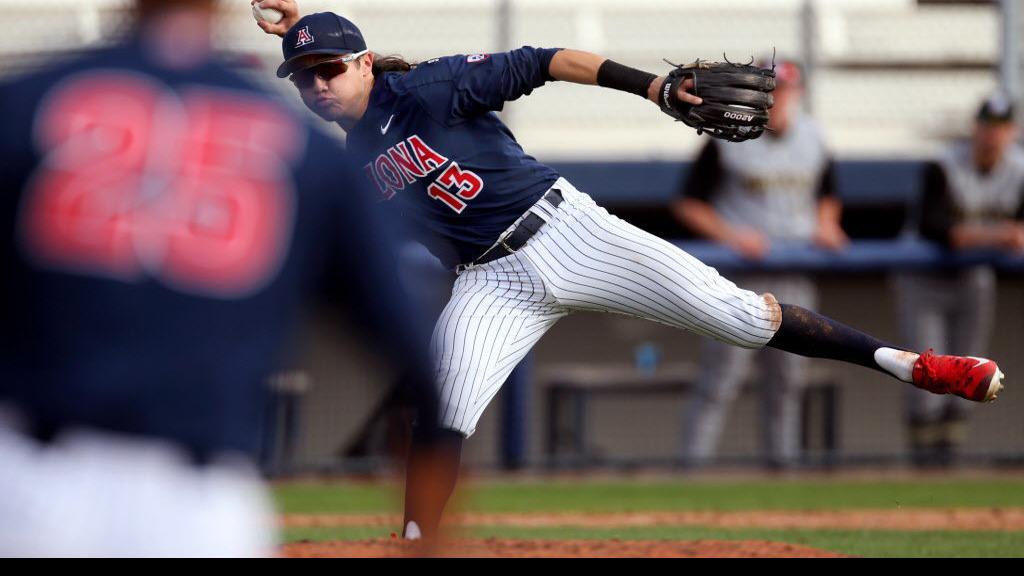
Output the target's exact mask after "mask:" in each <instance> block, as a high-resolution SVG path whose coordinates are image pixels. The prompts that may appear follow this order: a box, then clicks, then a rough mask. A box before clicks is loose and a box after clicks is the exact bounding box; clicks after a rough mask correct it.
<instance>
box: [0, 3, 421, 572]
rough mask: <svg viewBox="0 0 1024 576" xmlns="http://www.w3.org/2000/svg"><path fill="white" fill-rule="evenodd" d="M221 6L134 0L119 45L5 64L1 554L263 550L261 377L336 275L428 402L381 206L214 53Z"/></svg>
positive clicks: (324, 146) (266, 517) (330, 153)
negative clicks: (132, 21) (46, 61)
mask: <svg viewBox="0 0 1024 576" xmlns="http://www.w3.org/2000/svg"><path fill="white" fill-rule="evenodd" d="M213 5H214V0H176V1H174V2H165V1H156V0H139V1H138V2H137V7H138V11H139V21H138V24H137V27H136V28H135V29H134V30H133V34H132V35H131V37H130V38H129V39H128V40H127V41H126V42H125V43H124V44H121V45H116V46H114V47H112V48H109V49H104V50H100V51H96V52H92V53H87V54H82V55H81V57H79V58H76V59H75V60H74V61H72V62H66V63H63V64H57V65H55V66H53V67H50V68H48V69H46V70H45V71H42V72H39V73H35V74H32V75H30V76H26V77H21V78H18V79H16V80H14V81H13V82H8V83H5V84H3V85H0V103H2V105H3V110H4V111H5V113H6V115H7V120H6V121H5V123H4V125H3V128H2V131H0V155H2V157H3V162H2V163H0V187H2V188H3V192H4V193H3V195H2V200H0V217H2V219H3V220H2V225H0V230H2V231H3V236H2V238H3V240H0V274H2V277H3V279H4V284H5V288H6V294H7V297H6V298H5V299H4V301H3V303H2V304H0V341H2V345H0V410H2V415H0V462H2V465H0V494H2V495H3V497H2V498H0V555H7V556H36V555H68V556H122V555H126V556H137V555H146V556H148V555H160V556H163V555H202V556H207V555H210V556H221V555H224V556H252V555H262V554H268V553H272V552H273V545H274V544H275V541H274V536H275V530H274V529H273V523H274V518H273V516H272V510H271V505H270V502H269V499H268V496H267V493H266V491H265V489H264V487H263V485H262V483H261V480H260V478H259V476H258V474H257V472H256V470H255V467H254V464H253V458H254V456H255V455H256V452H257V448H258V446H257V444H258V441H259V438H260V433H259V432H260V430H259V427H260V423H261V419H262V415H263V413H264V412H263V410H264V409H263V402H264V398H265V384H264V381H265V378H266V376H267V375H268V374H269V373H270V372H271V371H272V370H273V369H274V368H275V364H276V357H277V354H278V352H279V351H280V350H279V349H280V348H281V346H282V344H283V343H284V340H285V339H286V338H287V337H288V335H289V334H290V332H291V329H292V328H293V327H294V326H293V324H294V323H295V320H296V316H297V312H298V308H299V306H300V305H301V304H303V297H304V295H306V294H307V293H309V292H312V291H313V289H314V288H319V289H323V288H325V287H326V286H325V284H327V283H328V282H327V278H328V276H329V275H331V274H332V273H333V274H335V275H344V276H345V278H344V283H343V284H339V285H338V286H337V288H338V290H339V292H337V296H338V297H339V298H341V299H342V301H343V303H344V304H345V305H346V306H347V307H348V309H349V310H351V311H352V315H353V316H354V317H355V318H356V319H357V320H359V321H361V323H362V324H364V325H365V328H366V332H365V334H366V341H367V343H368V345H369V346H371V347H372V348H374V349H376V350H377V351H379V352H381V353H382V354H383V355H385V356H386V357H387V358H388V359H389V360H391V361H392V362H393V363H394V364H395V365H404V366H408V367H409V368H410V376H409V378H408V379H407V381H408V382H409V383H410V386H412V388H413V390H414V396H415V397H416V398H417V400H418V405H419V406H420V408H421V410H422V415H421V426H422V427H423V428H425V429H426V430H429V429H431V426H432V422H433V420H435V419H436V413H435V410H436V407H435V406H433V404H434V403H435V402H436V400H435V399H434V394H433V393H432V390H433V386H432V383H431V377H430V374H429V363H428V354H427V348H426V341H427V331H426V330H418V327H419V324H418V323H417V322H416V320H415V318H416V316H415V315H414V314H413V313H412V311H411V310H410V309H409V306H408V305H407V303H406V301H405V299H404V297H403V295H402V294H401V293H400V292H399V291H398V290H397V289H396V278H397V270H396V269H395V267H394V266H393V261H392V257H393V254H392V245H391V242H390V240H389V234H388V232H389V229H391V228H392V227H393V225H394V224H393V222H391V221H390V220H385V219H382V218H381V216H379V215H378V214H376V213H375V208H374V203H373V199H372V197H371V196H370V194H369V193H368V192H366V191H365V188H364V187H363V186H362V184H361V182H362V179H361V177H360V176H359V174H358V173H357V172H355V171H352V170H350V169H348V167H347V166H346V155H345V152H344V151H343V150H342V149H341V148H339V147H338V146H336V145H335V144H334V143H333V142H332V141H331V140H330V139H328V138H326V137H324V136H322V135H319V134H318V133H317V132H316V131H315V130H312V129H310V127H308V126H307V125H306V124H305V123H304V122H303V121H301V120H299V119H298V117H297V116H294V115H293V114H292V113H291V112H289V110H287V109H286V108H285V107H283V106H282V105H280V104H279V103H277V102H274V101H273V100H272V99H271V98H269V97H268V96H267V95H266V94H264V93H263V92H261V91H260V90H258V89H256V88H254V87H253V86H251V85H250V84H249V83H248V82H246V81H244V80H242V79H241V78H240V77H239V76H238V75H236V74H235V73H234V72H233V71H231V70H229V69H227V68H225V67H222V66H220V65H218V64H216V63H214V62H213V61H212V60H211V54H210V38H211V25H212V23H211V20H212V18H211V17H212V10H213Z"/></svg>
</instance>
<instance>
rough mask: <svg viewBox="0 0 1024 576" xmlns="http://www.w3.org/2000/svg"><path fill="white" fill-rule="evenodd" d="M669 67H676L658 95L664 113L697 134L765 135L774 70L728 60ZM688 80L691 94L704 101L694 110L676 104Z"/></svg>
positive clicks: (739, 139) (724, 137)
mask: <svg viewBox="0 0 1024 576" xmlns="http://www.w3.org/2000/svg"><path fill="white" fill-rule="evenodd" d="M666 62H668V61H667V60H666ZM669 64H672V63H671V62H669ZM672 65H673V66H675V68H674V69H673V70H672V71H671V72H669V73H668V77H667V78H666V79H665V81H664V83H662V85H661V89H660V91H659V95H660V97H659V98H658V103H659V105H660V106H661V111H662V112H664V113H665V114H668V115H669V116H671V117H673V118H675V119H676V120H678V121H680V122H683V123H684V124H686V125H687V126H690V127H693V128H696V129H697V134H702V133H704V132H707V133H708V134H709V135H710V136H713V137H715V138H721V139H722V140H729V141H730V142H742V141H744V140H751V139H753V138H757V137H758V136H760V135H761V134H762V133H764V130H765V125H766V124H767V123H768V109H769V108H771V107H772V94H771V92H772V90H774V89H775V70H774V67H773V68H759V67H757V66H753V65H751V64H734V63H732V62H729V61H728V60H726V61H725V62H708V61H704V60H697V61H696V62H694V63H692V64H686V65H678V64H672ZM688 78H690V79H693V89H691V90H689V92H690V93H691V94H694V95H696V96H699V97H700V98H702V99H703V100H704V102H703V103H702V104H698V105H696V106H694V105H692V104H687V103H686V102H683V101H681V100H679V98H678V96H677V92H678V89H679V85H680V84H682V83H683V82H684V81H685V80H686V79H688Z"/></svg>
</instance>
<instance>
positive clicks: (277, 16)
mask: <svg viewBox="0 0 1024 576" xmlns="http://www.w3.org/2000/svg"><path fill="white" fill-rule="evenodd" d="M252 15H253V17H254V18H256V21H257V22H260V21H263V22H269V23H271V24H277V23H278V22H280V21H281V19H282V18H284V13H283V12H281V11H280V10H276V9H274V8H260V5H259V4H253V5H252Z"/></svg>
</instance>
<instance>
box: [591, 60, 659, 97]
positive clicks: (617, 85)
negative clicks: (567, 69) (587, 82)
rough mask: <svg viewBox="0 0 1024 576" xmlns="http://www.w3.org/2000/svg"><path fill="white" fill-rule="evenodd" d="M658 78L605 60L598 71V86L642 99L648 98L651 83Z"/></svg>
mask: <svg viewBox="0 0 1024 576" xmlns="http://www.w3.org/2000/svg"><path fill="white" fill-rule="evenodd" d="M657 77H658V76H657V75H656V74H651V73H650V72H644V71H643V70H637V69H636V68H630V67H629V66H623V65H622V64H619V63H618V62H613V61H611V60H605V61H604V63H603V64H601V67H600V68H598V69H597V85H598V86H604V87H605V88H614V89H615V90H622V91H623V92H629V93H630V94H636V95H637V96H640V97H641V98H647V89H648V88H649V87H650V86H651V82H652V81H654V79H655V78H657Z"/></svg>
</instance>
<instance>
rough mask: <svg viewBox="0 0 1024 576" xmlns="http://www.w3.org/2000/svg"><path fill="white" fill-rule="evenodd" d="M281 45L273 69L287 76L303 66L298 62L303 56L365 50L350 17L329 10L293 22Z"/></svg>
mask: <svg viewBox="0 0 1024 576" xmlns="http://www.w3.org/2000/svg"><path fill="white" fill-rule="evenodd" d="M281 48H282V50H283V51H284V64H281V66H280V67H279V68H278V69H277V77H278V78H287V77H288V76H290V75H291V74H293V73H295V72H297V71H298V70H300V69H302V68H303V67H302V66H301V65H300V63H299V62H300V60H301V59H302V57H303V56H309V55H311V54H334V55H337V56H345V55H346V54H356V53H359V52H365V51H366V41H365V40H363V33H362V32H360V31H359V28H357V27H356V25H355V24H353V23H352V21H351V20H348V19H347V18H342V17H341V16H338V15H337V14H335V13H333V12H317V13H316V14H310V15H308V16H304V17H303V18H302V19H301V20H299V21H298V22H296V23H295V26H292V28H291V30H289V31H288V33H287V34H285V35H284V40H282V41H281Z"/></svg>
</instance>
